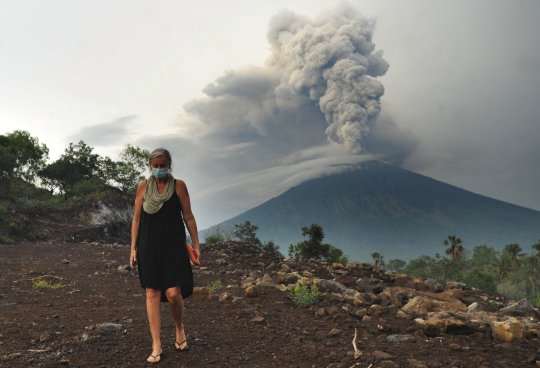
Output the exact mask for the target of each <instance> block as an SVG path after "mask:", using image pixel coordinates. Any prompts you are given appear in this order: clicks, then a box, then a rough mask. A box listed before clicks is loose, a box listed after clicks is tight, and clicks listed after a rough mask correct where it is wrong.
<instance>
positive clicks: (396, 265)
mask: <svg viewBox="0 0 540 368" xmlns="http://www.w3.org/2000/svg"><path fill="white" fill-rule="evenodd" d="M406 264H407V262H405V261H403V260H401V259H391V260H389V261H388V269H390V270H392V271H396V272H398V273H401V272H403V268H405V265H406Z"/></svg>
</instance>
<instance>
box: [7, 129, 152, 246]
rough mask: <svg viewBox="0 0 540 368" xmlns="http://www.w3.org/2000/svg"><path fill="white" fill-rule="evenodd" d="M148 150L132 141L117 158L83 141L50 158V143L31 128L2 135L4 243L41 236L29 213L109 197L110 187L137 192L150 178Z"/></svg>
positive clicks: (124, 191)
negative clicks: (148, 176) (97, 151)
mask: <svg viewBox="0 0 540 368" xmlns="http://www.w3.org/2000/svg"><path fill="white" fill-rule="evenodd" d="M148 156H149V152H148V151H147V150H143V149H141V148H139V147H136V146H132V145H130V144H128V145H126V146H125V147H124V149H123V150H122V152H121V154H120V160H119V161H114V160H112V159H111V158H110V157H107V156H104V157H103V156H100V155H99V154H97V153H94V149H93V148H92V147H90V146H88V145H87V144H86V143H84V142H83V141H79V143H77V144H74V143H70V144H69V146H68V147H67V148H66V149H65V150H64V153H63V154H62V155H61V156H60V157H59V158H58V159H57V160H56V161H53V162H51V163H47V161H48V159H49V149H48V147H47V146H46V145H45V144H44V143H40V142H39V140H38V138H37V137H32V136H31V135H30V133H29V132H27V131H21V130H16V131H14V132H12V133H8V134H5V135H0V243H7V244H11V243H14V242H15V241H16V240H17V239H22V238H25V239H27V240H30V241H35V240H37V237H36V234H34V232H33V231H32V228H31V221H30V220H29V218H28V215H29V214H33V213H35V212H36V211H37V212H42V211H55V210H64V209H69V208H71V207H74V206H77V205H79V204H82V203H85V202H88V201H93V200H96V199H104V198H105V197H106V196H107V195H108V193H109V192H110V190H117V191H120V192H121V193H123V195H124V196H126V197H130V198H131V197H132V196H133V194H134V192H135V190H136V188H137V184H138V182H139V181H140V180H143V179H144V176H142V174H143V173H144V171H145V169H146V168H147V162H146V160H147V158H148Z"/></svg>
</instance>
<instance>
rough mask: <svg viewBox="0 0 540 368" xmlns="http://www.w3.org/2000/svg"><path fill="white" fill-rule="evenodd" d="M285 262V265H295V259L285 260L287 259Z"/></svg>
mask: <svg viewBox="0 0 540 368" xmlns="http://www.w3.org/2000/svg"><path fill="white" fill-rule="evenodd" d="M283 262H285V263H287V264H293V263H294V259H292V258H285V259H284V260H283Z"/></svg>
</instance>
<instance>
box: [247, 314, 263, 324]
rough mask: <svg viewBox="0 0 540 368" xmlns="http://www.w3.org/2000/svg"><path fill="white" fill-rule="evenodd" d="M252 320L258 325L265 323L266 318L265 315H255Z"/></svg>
mask: <svg viewBox="0 0 540 368" xmlns="http://www.w3.org/2000/svg"><path fill="white" fill-rule="evenodd" d="M250 322H251V323H254V324H256V325H265V324H266V319H265V318H264V317H261V316H258V317H253V318H252V319H251V321H250Z"/></svg>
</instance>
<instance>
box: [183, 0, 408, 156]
mask: <svg viewBox="0 0 540 368" xmlns="http://www.w3.org/2000/svg"><path fill="white" fill-rule="evenodd" d="M374 31H375V21H374V20H373V19H367V18H365V17H363V16H362V15H360V14H359V13H358V12H357V11H356V9H354V8H353V7H352V6H350V5H349V4H348V3H342V4H340V5H339V6H338V7H337V8H335V9H333V10H332V11H330V12H325V13H323V14H321V15H320V16H318V17H316V18H315V19H310V18H308V17H305V16H302V15H298V14H295V13H293V12H291V11H288V10H283V11H281V12H280V13H278V14H276V15H275V16H274V17H273V18H272V19H271V20H270V23H269V27H268V34H267V37H268V42H269V43H270V46H271V55H270V56H269V58H268V60H267V62H266V65H265V67H256V66H249V67H245V68H241V69H238V70H234V71H228V72H226V73H225V75H223V76H222V77H220V78H218V79H217V80H216V81H215V82H214V83H211V84H209V85H208V86H206V87H205V88H204V90H203V92H204V93H205V95H206V97H204V98H200V99H196V100H193V101H190V102H188V103H186V104H185V105H184V110H185V111H186V113H187V114H188V115H190V117H194V118H196V119H197V120H198V121H200V122H202V123H204V124H205V125H206V126H207V127H208V128H209V129H206V130H204V132H199V136H203V137H204V138H205V139H210V140H211V141H212V142H213V143H214V144H216V145H217V146H219V145H223V146H227V145H237V144H247V143H255V144H256V145H257V149H258V150H262V151H265V152H266V156H265V157H266V158H270V157H273V156H274V155H275V153H276V151H278V152H279V156H281V157H282V156H283V155H288V154H291V153H292V152H294V151H295V150H298V149H307V148H309V147H312V146H317V145H322V144H324V143H325V142H328V141H330V142H334V143H337V144H339V145H341V146H343V147H344V148H346V150H347V151H349V152H350V153H353V154H360V153H372V154H377V153H384V152H382V151H388V146H389V145H392V144H394V143H398V144H399V146H400V149H398V150H393V152H392V153H393V156H395V153H396V152H399V153H400V155H402V156H404V157H405V156H407V155H408V154H409V153H410V152H411V151H412V150H414V149H415V148H416V145H417V144H416V145H415V144H414V137H412V136H411V135H410V134H409V133H404V132H403V131H401V130H400V128H399V127H398V126H397V124H386V125H385V128H384V129H383V133H385V134H378V135H377V137H375V138H376V139H372V140H371V141H370V135H371V133H372V132H374V129H375V126H376V123H377V120H378V116H379V113H380V111H381V104H380V98H381V96H383V94H384V87H383V85H382V84H381V82H379V81H378V80H377V79H376V77H379V76H383V75H384V74H385V73H386V72H387V70H388V68H389V64H388V62H387V61H386V60H385V59H384V58H383V52H382V51H380V50H379V51H375V44H374V43H373V41H372V38H373V33H374ZM375 131H376V129H375ZM379 133H380V131H379ZM386 138H389V139H390V140H387V139H386ZM411 139H412V141H411ZM379 146H380V147H383V148H384V149H383V150H382V151H381V152H380V151H379V150H378V147H379ZM404 147H406V148H408V149H409V150H407V149H405V150H404V149H402V148H404ZM368 148H369V149H368ZM404 157H401V158H399V159H398V161H399V160H402V159H403V158H404ZM381 158H382V159H384V157H381Z"/></svg>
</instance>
